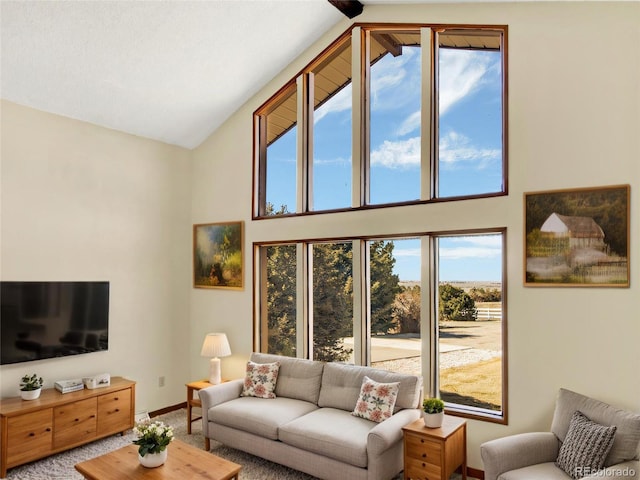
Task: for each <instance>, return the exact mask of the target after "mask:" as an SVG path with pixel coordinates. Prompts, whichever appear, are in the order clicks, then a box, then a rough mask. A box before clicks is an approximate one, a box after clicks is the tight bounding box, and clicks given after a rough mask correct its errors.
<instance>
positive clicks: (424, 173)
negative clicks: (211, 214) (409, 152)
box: [420, 28, 438, 200]
mask: <svg viewBox="0 0 640 480" xmlns="http://www.w3.org/2000/svg"><path fill="white" fill-rule="evenodd" d="M433 37H434V35H433V33H432V30H431V29H430V28H421V29H420V44H421V45H422V48H421V49H420V50H421V52H422V76H421V77H422V86H421V88H422V90H421V108H420V114H421V123H420V125H421V127H420V128H421V131H420V139H421V142H420V198H421V199H422V200H431V199H432V198H434V197H435V191H434V188H435V181H434V178H433V175H434V173H435V172H434V171H433V169H432V168H431V165H432V164H434V163H432V158H433V159H434V162H435V158H436V157H435V156H434V155H435V152H436V150H435V147H436V145H437V140H436V135H435V129H434V127H435V125H436V122H435V120H436V118H437V115H436V113H437V110H436V109H437V108H438V106H437V98H436V92H435V88H434V87H435V86H436V85H437V82H436V81H435V77H434V70H435V68H434V64H433V60H434V59H433V58H432V52H434V48H433V45H432V42H433Z"/></svg>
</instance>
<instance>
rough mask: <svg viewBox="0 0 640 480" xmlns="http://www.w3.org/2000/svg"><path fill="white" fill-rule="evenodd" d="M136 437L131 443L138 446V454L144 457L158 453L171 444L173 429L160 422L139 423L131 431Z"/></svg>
mask: <svg viewBox="0 0 640 480" xmlns="http://www.w3.org/2000/svg"><path fill="white" fill-rule="evenodd" d="M133 433H135V434H136V435H137V436H138V439H137V440H134V441H133V443H134V444H136V445H138V446H139V448H138V453H139V454H140V456H141V457H144V456H145V455H146V454H147V453H160V452H162V451H163V450H164V449H165V448H167V446H168V445H169V444H170V443H171V442H173V439H174V437H173V427H172V426H170V425H166V424H164V423H162V422H158V421H156V422H150V421H145V422H139V423H136V426H135V427H134V429H133Z"/></svg>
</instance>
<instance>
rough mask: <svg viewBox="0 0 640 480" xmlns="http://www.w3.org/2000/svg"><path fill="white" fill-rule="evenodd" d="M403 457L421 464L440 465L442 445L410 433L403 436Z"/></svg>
mask: <svg viewBox="0 0 640 480" xmlns="http://www.w3.org/2000/svg"><path fill="white" fill-rule="evenodd" d="M404 441H405V443H404V448H405V452H406V453H405V455H406V456H407V457H409V458H413V459H416V460H419V461H421V462H426V463H430V464H433V465H440V463H441V461H440V459H441V455H442V444H441V443H439V442H433V441H430V440H429V439H426V438H424V437H421V436H418V435H412V434H410V433H407V434H405V439H404Z"/></svg>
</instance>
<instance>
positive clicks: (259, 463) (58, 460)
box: [6, 409, 460, 480]
mask: <svg viewBox="0 0 640 480" xmlns="http://www.w3.org/2000/svg"><path fill="white" fill-rule="evenodd" d="M186 419H187V411H186V410H184V409H183V410H177V411H175V412H171V413H167V414H165V415H161V416H159V417H156V418H155V420H161V421H163V422H165V423H167V424H169V425H171V426H173V428H174V433H175V436H176V438H178V439H180V440H182V441H183V442H186V443H189V444H190V445H193V446H195V447H198V448H203V446H204V437H203V436H202V424H201V423H200V422H199V421H198V422H193V425H192V434H191V435H188V434H187V421H186ZM134 439H135V435H134V434H133V432H131V431H129V432H127V433H126V434H125V435H122V436H120V435H114V436H112V437H108V438H105V439H103V440H97V441H95V442H93V443H90V444H88V445H84V446H82V447H77V448H74V449H73V450H69V451H68V452H64V453H59V454H57V455H52V456H50V457H47V458H45V459H42V460H39V461H36V462H32V463H28V464H26V465H22V466H20V467H15V468H12V469H10V470H9V472H8V474H7V477H6V478H7V480H84V477H83V476H82V475H80V474H79V473H78V472H77V471H76V469H75V468H74V467H73V466H74V465H75V464H76V463H79V462H83V461H85V460H89V459H91V458H95V457H98V456H100V455H102V454H104V453H106V452H110V451H112V450H116V449H118V448H120V447H124V446H125V445H128V444H129V443H131V442H132V441H133V440H134ZM169 448H171V447H169ZM211 452H212V453H214V454H216V455H218V456H219V457H222V458H226V459H227V460H230V461H232V462H235V463H238V464H240V465H242V471H241V472H240V478H241V480H315V479H316V477H312V476H310V475H307V474H305V473H302V472H298V471H297V470H292V469H290V468H287V467H284V466H282V465H278V464H276V463H272V462H269V461H267V460H264V459H262V458H259V457H255V456H253V455H249V454H248V453H244V452H241V451H239V450H235V449H233V448H229V447H225V446H224V445H222V444H220V443H218V442H214V441H212V442H211ZM401 478H402V474H400V475H398V476H397V477H396V479H394V480H399V479H401ZM451 478H452V479H454V478H460V477H459V476H457V475H454V476H452V477H451ZM122 480H126V479H122ZM176 480H181V479H176ZM336 480H342V479H336Z"/></svg>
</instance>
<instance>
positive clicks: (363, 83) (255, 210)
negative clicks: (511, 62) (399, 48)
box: [251, 23, 509, 220]
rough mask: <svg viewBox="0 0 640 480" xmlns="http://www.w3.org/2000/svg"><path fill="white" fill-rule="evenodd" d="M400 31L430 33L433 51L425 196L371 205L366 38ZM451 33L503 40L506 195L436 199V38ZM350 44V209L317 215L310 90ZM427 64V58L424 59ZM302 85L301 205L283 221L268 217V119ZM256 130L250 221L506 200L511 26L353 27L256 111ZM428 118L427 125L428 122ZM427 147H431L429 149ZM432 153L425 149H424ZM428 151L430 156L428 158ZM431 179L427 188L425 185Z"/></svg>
mask: <svg viewBox="0 0 640 480" xmlns="http://www.w3.org/2000/svg"><path fill="white" fill-rule="evenodd" d="M401 30H417V31H420V32H421V36H422V38H423V42H424V40H426V38H427V34H426V33H425V32H426V30H429V31H430V34H429V35H428V37H429V38H430V44H429V45H424V44H423V45H422V49H423V50H425V49H426V50H428V55H426V59H428V63H429V64H430V69H429V79H428V82H425V80H423V89H422V96H423V101H422V106H421V112H422V119H423V122H422V123H423V126H422V135H421V137H422V146H423V148H422V158H423V161H422V168H421V176H422V182H421V183H422V187H421V190H422V193H421V197H423V198H421V199H420V200H412V201H401V202H393V203H383V204H370V203H369V201H368V200H369V194H368V193H369V182H368V178H369V174H368V172H369V98H370V85H369V77H370V74H369V68H370V65H369V62H368V61H367V58H366V57H367V52H368V50H369V46H368V43H369V41H368V37H369V36H370V35H371V33H372V32H384V31H387V32H389V31H401ZM446 30H451V31H455V32H459V31H462V30H469V31H477V32H479V31H489V32H497V33H498V34H499V35H500V51H501V60H502V71H501V80H502V98H501V101H502V122H501V126H502V145H501V147H502V190H501V191H499V192H489V193H483V194H471V195H460V196H450V197H438V196H437V188H438V187H437V183H438V171H437V170H438V165H437V164H438V163H439V162H438V161H437V153H438V145H437V143H438V140H437V139H438V116H437V114H436V110H437V100H435V99H436V98H437V94H436V89H437V87H438V86H437V80H436V79H435V75H436V65H435V61H436V60H437V58H438V56H437V50H438V48H439V47H438V46H437V45H436V44H435V43H436V37H437V36H438V34H439V32H442V31H446ZM349 39H350V40H351V48H352V58H353V62H352V77H351V80H352V86H353V95H352V171H353V174H352V195H351V197H352V206H351V207H344V208H336V209H328V210H313V209H312V208H311V205H310V198H311V183H312V182H311V175H312V171H311V169H312V163H313V159H312V158H311V156H312V152H313V135H312V133H311V131H312V130H313V99H312V98H311V99H310V98H309V97H310V91H309V89H310V84H311V85H312V83H313V71H314V70H315V69H316V68H318V66H319V65H322V64H323V63H324V62H326V61H327V59H328V58H329V57H331V56H332V55H333V54H334V53H335V51H336V50H338V49H339V48H341V46H342V44H343V43H344V42H346V41H348V40H349ZM423 60H425V55H423ZM425 63H426V62H424V61H423V66H422V71H423V76H424V74H425V73H426V72H425ZM296 83H297V84H298V89H299V90H300V89H302V92H300V91H299V92H298V98H299V101H298V108H299V112H298V117H297V118H298V127H299V128H298V138H297V152H298V159H297V165H298V173H297V176H296V177H297V185H296V192H297V204H296V209H295V212H289V213H286V214H282V215H266V207H267V202H266V168H267V165H266V131H265V130H266V128H265V126H266V121H265V117H266V115H268V114H269V113H270V112H272V111H273V110H274V109H275V108H276V107H277V106H278V105H279V102H281V101H282V98H283V96H284V95H286V91H287V89H290V88H292V86H295V85H296ZM427 92H428V94H429V103H428V106H427V107H425V103H426V102H425V101H424V97H425V96H426V94H427ZM253 117H254V121H253V129H254V135H253V138H254V145H253V152H254V167H253V188H252V192H253V202H252V204H253V205H252V213H251V215H252V219H253V220H267V219H273V218H277V217H283V216H303V215H322V214H328V213H336V212H344V211H360V210H369V209H377V208H390V207H396V206H406V205H421V204H429V203H439V202H451V201H460V200H469V199H477V198H491V197H500V196H506V195H508V192H509V185H508V178H509V175H508V163H509V162H508V157H509V155H508V153H509V149H508V138H509V135H508V26H507V25H467V24H462V25H461V24H403V23H399V24H368V23H355V24H353V25H352V26H350V27H349V28H348V29H347V30H346V31H345V32H344V33H343V34H342V35H341V36H339V37H338V38H337V39H336V40H335V41H334V42H332V43H331V44H330V45H329V46H328V47H327V48H325V49H324V50H323V51H322V52H321V53H320V54H319V55H317V56H316V57H315V58H314V59H313V60H312V61H311V62H309V63H308V64H307V65H306V66H305V67H304V68H303V69H302V70H301V71H300V72H298V73H297V74H296V75H295V76H294V77H293V79H291V80H289V81H288V82H287V83H286V84H285V86H283V87H282V88H281V89H280V90H278V92H276V94H274V95H273V96H272V97H271V98H269V99H268V100H267V101H265V102H264V103H263V104H262V105H261V106H260V107H258V108H257V109H256V110H255V111H254V114H253ZM427 118H428V122H427V121H425V120H426V119H427ZM425 144H427V145H425ZM426 146H428V148H426V149H425V147H426ZM425 150H427V152H425ZM425 155H426V156H427V157H428V161H427V163H428V165H429V168H428V172H427V171H426V170H427V169H426V168H425V160H424V158H425ZM427 179H428V185H426V182H427Z"/></svg>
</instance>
